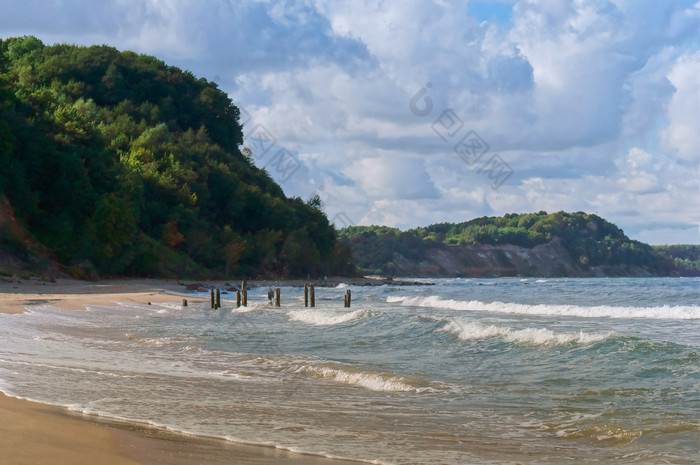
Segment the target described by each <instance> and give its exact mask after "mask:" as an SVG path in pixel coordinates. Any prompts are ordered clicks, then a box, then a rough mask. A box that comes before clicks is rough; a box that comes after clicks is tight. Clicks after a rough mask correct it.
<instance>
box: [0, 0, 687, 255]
mask: <svg viewBox="0 0 700 465" xmlns="http://www.w3.org/2000/svg"><path fill="white" fill-rule="evenodd" d="M29 34H31V35H35V36H37V37H39V38H40V39H41V40H43V41H44V43H46V44H53V43H57V42H65V43H74V44H80V45H92V44H108V45H111V46H114V47H117V48H118V49H120V50H133V51H136V52H138V53H145V54H151V55H155V56H157V57H158V58H160V59H162V60H164V61H165V62H166V63H168V64H172V65H176V66H179V67H180V68H183V69H187V70H189V71H191V72H193V73H194V74H195V75H197V76H201V77H204V78H206V79H208V80H211V81H214V82H216V83H217V84H218V85H219V87H220V88H221V89H222V90H223V91H225V92H226V93H228V95H229V96H230V98H231V99H232V100H233V101H234V102H236V104H237V105H239V107H240V108H241V120H242V122H243V123H245V124H244V132H245V146H247V147H249V148H250V149H251V151H252V153H253V158H254V160H255V163H256V165H258V166H259V167H264V168H265V169H267V171H268V172H269V173H270V175H271V176H272V177H273V178H274V179H275V180H276V181H277V182H278V183H280V185H281V186H282V187H283V189H284V191H285V193H286V194H287V195H288V196H298V197H301V198H303V199H308V198H310V197H312V196H314V195H318V196H319V197H320V198H321V200H322V201H323V209H324V211H325V212H326V213H327V215H328V217H329V219H331V220H332V221H333V222H334V223H335V224H336V226H338V227H343V226H347V225H369V224H384V225H389V226H396V227H399V228H402V229H405V228H412V227H418V226H425V225H429V224H432V223H436V222H461V221H466V220H469V219H472V218H475V217H479V216H492V215H503V214H505V213H513V212H514V213H524V212H537V211H541V210H544V211H548V212H553V211H559V210H565V211H585V212H588V213H595V214H598V215H599V216H602V217H603V218H605V219H607V220H609V221H612V222H614V223H615V224H617V225H618V226H620V227H621V228H623V229H624V231H625V232H626V233H627V234H628V235H629V236H630V237H632V238H633V239H638V240H641V241H644V242H648V243H651V244H673V243H695V244H697V243H700V2H698V1H697V0H690V1H682V0H664V1H658V0H572V1H565V0H502V1H494V0H479V1H475V0H462V1H448V0H432V1H429V0H425V1H423V0H402V1H398V0H385V1H378V2H368V1H359V0H357V1H330V0H308V1H304V0H300V1H266V0H259V1H255V0H238V1H229V0H209V1H205V2H203V1H198V0H142V1H136V0H109V1H101V2H94V1H92V0H62V1H53V2H46V1H37V0H24V1H22V2H14V1H9V0H0V37H11V36H19V35H29Z"/></svg>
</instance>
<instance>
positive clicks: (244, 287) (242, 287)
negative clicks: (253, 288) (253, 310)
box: [241, 279, 248, 292]
mask: <svg viewBox="0 0 700 465" xmlns="http://www.w3.org/2000/svg"><path fill="white" fill-rule="evenodd" d="M247 284H248V281H246V280H245V279H244V280H243V282H242V283H241V292H245V291H246V285H247Z"/></svg>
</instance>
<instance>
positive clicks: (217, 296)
mask: <svg viewBox="0 0 700 465" xmlns="http://www.w3.org/2000/svg"><path fill="white" fill-rule="evenodd" d="M216 308H221V290H220V289H219V288H218V287H217V288H216Z"/></svg>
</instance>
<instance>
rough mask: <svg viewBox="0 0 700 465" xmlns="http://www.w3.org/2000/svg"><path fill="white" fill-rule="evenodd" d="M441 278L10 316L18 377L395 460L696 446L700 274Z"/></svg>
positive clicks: (90, 408)
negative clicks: (349, 298)
mask: <svg viewBox="0 0 700 465" xmlns="http://www.w3.org/2000/svg"><path fill="white" fill-rule="evenodd" d="M434 282H435V283H436V285H434V286H410V287H389V286H383V287H379V288H365V287H356V288H355V287H351V289H352V293H353V307H352V308H351V309H344V308H342V307H343V305H342V301H343V295H344V293H345V288H344V287H343V288H342V289H317V299H316V300H317V308H315V309H305V308H304V307H303V300H302V292H303V291H302V290H300V289H292V288H283V289H282V298H283V307H282V308H281V309H271V308H269V307H267V305H266V296H267V289H259V290H254V291H251V292H250V294H249V299H250V301H251V302H253V304H252V305H251V307H250V308H245V309H238V310H233V303H234V302H232V301H227V300H225V299H226V297H231V296H230V295H224V296H222V297H223V298H224V302H223V303H224V308H222V309H219V310H216V311H212V310H209V309H208V308H205V307H203V306H199V307H198V306H190V307H185V308H182V307H180V306H179V305H176V304H170V305H152V306H146V305H144V306H134V305H123V306H120V307H98V306H95V307H90V309H89V311H86V312H71V311H64V310H60V309H56V308H52V307H49V306H43V307H37V308H34V309H32V312H30V313H26V314H22V315H0V388H1V389H2V390H4V391H6V392H8V393H10V394H14V395H17V396H21V397H25V398H29V399H32V400H38V401H42V402H47V403H51V404H56V405H63V406H67V407H69V408H72V409H74V410H77V411H82V412H88V413H95V414H100V415H105V416H110V417H115V418H122V419H127V420H131V421H139V422H147V423H152V424H156V425H161V426H166V427H169V428H172V429H175V430H178V431H185V432H190V433H195V434H200V435H207V436H215V437H222V438H228V439H230V440H233V441H239V442H245V443H253V444H267V445H275V446H278V447H283V448H286V449H290V450H297V451H304V452H311V453H316V454H322V455H327V456H332V457H346V458H353V459H361V460H366V461H374V462H378V463H391V464H414V463H415V464H417V463H421V464H464V463H495V464H496V463H497V464H507V463H532V464H547V463H557V464H560V463H567V462H568V463H580V462H581V461H582V460H583V461H587V462H593V461H597V462H600V463H609V462H613V461H615V462H616V463H679V464H680V463H688V464H689V463H696V461H697V455H698V453H700V446H699V444H700V420H699V418H700V306H699V304H698V302H700V280H698V279H549V280H545V279H527V280H520V279H471V280H469V279H443V280H435V281H434Z"/></svg>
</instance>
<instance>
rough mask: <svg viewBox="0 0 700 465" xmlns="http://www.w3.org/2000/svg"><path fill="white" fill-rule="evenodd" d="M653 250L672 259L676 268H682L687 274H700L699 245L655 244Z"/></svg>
mask: <svg viewBox="0 0 700 465" xmlns="http://www.w3.org/2000/svg"><path fill="white" fill-rule="evenodd" d="M654 250H656V251H657V252H658V253H659V254H660V255H662V256H664V257H666V258H668V259H669V260H673V263H674V265H675V266H676V268H677V269H680V270H684V271H686V272H687V274H693V275H700V245H687V244H683V245H657V246H654Z"/></svg>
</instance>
